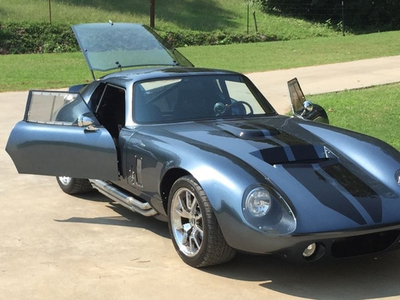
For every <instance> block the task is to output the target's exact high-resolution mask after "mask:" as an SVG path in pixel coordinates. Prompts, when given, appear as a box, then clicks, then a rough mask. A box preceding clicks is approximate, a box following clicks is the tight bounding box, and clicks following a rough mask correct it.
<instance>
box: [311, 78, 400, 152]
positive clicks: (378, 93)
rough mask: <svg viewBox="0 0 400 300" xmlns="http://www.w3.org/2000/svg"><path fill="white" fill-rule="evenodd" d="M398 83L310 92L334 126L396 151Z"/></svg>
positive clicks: (399, 112)
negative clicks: (373, 140)
mask: <svg viewBox="0 0 400 300" xmlns="http://www.w3.org/2000/svg"><path fill="white" fill-rule="evenodd" d="M399 95H400V84H390V85H383V86H377V87H371V88H366V89H360V90H352V91H343V92H337V93H328V94H321V95H313V96H310V97H308V98H310V99H311V100H312V101H313V102H314V103H318V104H320V105H322V106H323V107H324V108H325V109H326V111H327V113H328V116H329V120H330V123H331V124H332V125H334V126H338V127H342V128H346V129H350V130H354V131H357V132H361V133H365V134H368V135H371V136H374V137H377V138H379V139H381V140H383V141H385V142H387V143H389V144H391V145H392V146H394V147H395V148H396V149H398V150H399V151H400V137H399V130H398V126H399V124H400V105H398V99H399Z"/></svg>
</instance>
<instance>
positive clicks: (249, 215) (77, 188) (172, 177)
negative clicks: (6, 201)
mask: <svg viewBox="0 0 400 300" xmlns="http://www.w3.org/2000/svg"><path fill="white" fill-rule="evenodd" d="M73 30H74V33H75V35H76V37H77V39H78V42H79V44H80V46H81V49H82V52H83V54H84V56H85V59H86V61H87V63H88V65H89V68H90V70H91V72H92V75H93V79H94V80H93V82H92V83H90V84H87V85H80V86H74V87H71V88H70V89H69V91H59V92H55V91H38V90H33V91H30V92H29V96H28V102H27V106H26V111H25V115H24V118H23V120H22V121H20V122H19V123H17V124H16V126H15V127H14V129H13V131H12V132H11V134H10V137H9V140H8V144H7V146H6V150H7V152H8V153H9V155H10V156H11V157H12V159H13V161H14V164H15V166H16V168H17V170H18V172H20V173H30V174H42V175H52V176H56V178H57V181H58V184H59V185H60V187H61V189H62V190H63V191H64V192H66V193H68V194H76V193H82V192H87V191H90V190H92V189H96V190H98V191H99V192H101V193H102V194H104V195H106V196H107V197H109V198H110V199H111V200H113V201H116V202H118V203H120V204H122V205H123V206H125V207H127V208H128V209H130V210H132V211H135V212H137V213H140V214H142V215H145V216H154V217H156V218H159V219H162V220H165V221H167V222H168V225H169V229H170V234H171V239H172V242H173V244H174V246H175V248H176V251H177V253H178V254H179V255H180V257H181V258H182V259H183V261H184V262H185V263H187V264H189V265H191V266H194V267H204V266H210V265H215V264H220V263H224V262H227V261H229V260H230V259H231V258H232V257H233V256H234V255H235V252H236V251H243V252H248V253H257V254H280V255H282V256H284V257H287V258H291V259H295V260H300V261H316V260H318V259H320V258H323V257H334V258H346V257H352V256H359V255H367V254H372V253H378V252H384V251H387V250H394V249H399V248H400V244H399V243H400V153H399V152H398V151H397V150H395V149H394V148H393V147H391V146H389V145H387V144H386V143H384V142H382V141H380V140H378V139H375V138H372V137H369V136H365V135H362V134H359V133H356V132H352V131H348V130H345V129H340V128H336V127H333V126H330V125H329V124H327V123H328V117H327V115H326V113H325V111H324V110H323V109H322V108H321V107H319V106H317V105H313V104H312V103H311V102H309V101H306V100H305V99H304V95H303V93H302V91H301V88H300V85H299V84H298V81H297V80H296V79H293V80H290V81H289V93H290V96H291V99H292V108H293V116H291V117H290V116H282V115H278V114H277V113H276V111H275V110H274V108H273V107H272V106H271V105H270V104H269V103H268V101H267V100H266V99H265V98H264V96H263V95H262V94H261V93H260V92H259V90H258V89H257V88H256V87H255V86H254V85H253V84H252V82H251V81H250V80H249V79H248V78H247V77H246V76H244V75H242V74H240V73H236V72H230V71H223V70H215V69H204V68H196V67H194V66H193V65H192V64H191V63H190V62H189V60H187V59H186V58H185V57H183V56H182V55H181V54H180V53H179V52H178V51H176V50H175V49H173V48H171V47H170V46H169V45H168V44H166V43H165V42H164V41H163V40H162V39H161V38H160V37H159V36H158V35H157V34H155V33H154V32H153V31H152V30H151V29H149V28H147V27H146V26H143V25H139V24H125V23H112V22H110V23H105V24H81V25H76V26H73ZM98 73H100V74H101V75H102V77H100V78H96V76H95V75H96V74H98ZM107 73H108V74H107Z"/></svg>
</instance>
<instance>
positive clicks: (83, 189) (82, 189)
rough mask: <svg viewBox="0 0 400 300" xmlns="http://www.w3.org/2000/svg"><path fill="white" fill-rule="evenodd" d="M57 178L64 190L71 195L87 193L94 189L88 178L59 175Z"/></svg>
mask: <svg viewBox="0 0 400 300" xmlns="http://www.w3.org/2000/svg"><path fill="white" fill-rule="evenodd" d="M56 179H57V183H58V185H59V186H60V188H61V189H62V190H63V192H64V193H67V194H70V195H72V194H80V193H87V192H90V191H91V190H92V185H91V184H90V181H89V180H88V179H81V178H72V177H68V176H58V177H56Z"/></svg>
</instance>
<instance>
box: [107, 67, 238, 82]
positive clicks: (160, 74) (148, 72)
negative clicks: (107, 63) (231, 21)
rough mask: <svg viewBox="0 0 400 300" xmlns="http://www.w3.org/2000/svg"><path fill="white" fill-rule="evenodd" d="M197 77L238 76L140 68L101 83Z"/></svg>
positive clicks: (189, 69)
mask: <svg viewBox="0 0 400 300" xmlns="http://www.w3.org/2000/svg"><path fill="white" fill-rule="evenodd" d="M199 75H221V76H223V75H239V76H243V75H242V74H240V73H238V72H234V71H226V70H219V69H208V68H197V67H179V66H176V67H169V68H165V67H164V68H161V67H160V68H140V69H130V70H125V71H121V72H114V73H111V74H108V75H106V76H104V77H102V78H101V80H102V81H107V82H109V83H114V84H116V85H123V86H127V85H130V84H132V83H133V82H136V81H143V80H153V79H155V80H157V79H164V78H174V77H175V78H176V77H188V76H199Z"/></svg>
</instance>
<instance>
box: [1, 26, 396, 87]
mask: <svg viewBox="0 0 400 300" xmlns="http://www.w3.org/2000/svg"><path fill="white" fill-rule="evenodd" d="M399 49H400V31H394V32H384V33H374V34H368V35H360V36H346V37H341V36H340V37H326V38H310V39H304V40H292V41H281V42H266V43H254V44H233V45H222V46H201V47H185V48H181V49H180V51H181V52H182V53H183V54H184V55H185V56H186V57H188V58H189V59H190V60H191V61H192V62H193V63H194V64H195V65H196V66H199V67H211V68H220V69H228V70H234V71H239V72H244V73H248V72H258V71H267V70H276V69H287V68H295V67H302V66H312V65H320V64H328V63H335V62H343V61H353V60H358V59H366V58H373V57H382V56H391V55H398V54H400V50H399ZM0 66H1V70H2V72H0V92H4V91H16V90H26V89H32V88H61V87H67V86H70V85H73V84H79V83H82V82H86V81H89V80H91V74H90V72H89V70H88V68H87V66H86V63H85V60H84V58H83V55H82V54H81V53H60V54H26V55H0Z"/></svg>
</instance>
